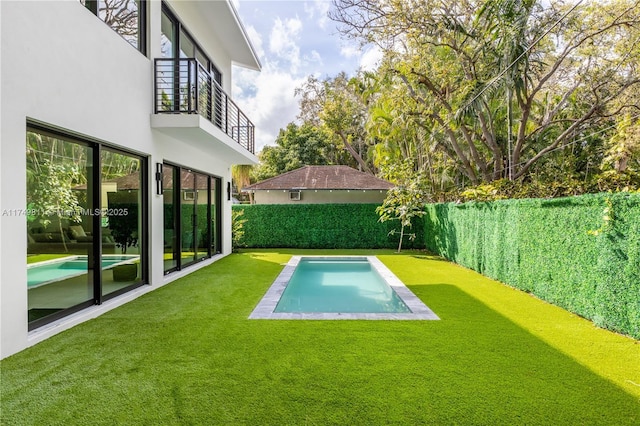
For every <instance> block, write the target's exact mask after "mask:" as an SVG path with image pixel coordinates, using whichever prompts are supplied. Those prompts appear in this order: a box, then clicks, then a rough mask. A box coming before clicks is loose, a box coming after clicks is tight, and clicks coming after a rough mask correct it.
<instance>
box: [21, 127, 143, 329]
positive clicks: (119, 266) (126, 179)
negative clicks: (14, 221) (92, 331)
mask: <svg viewBox="0 0 640 426" xmlns="http://www.w3.org/2000/svg"><path fill="white" fill-rule="evenodd" d="M26 145H27V146H26V148H27V149H26V156H27V194H26V195H27V209H26V212H27V218H26V219H27V294H28V309H29V320H28V321H29V329H33V328H37V327H39V326H41V325H44V324H46V323H49V322H51V321H53V320H55V319H58V318H61V317H63V316H65V315H68V314H70V313H72V312H75V311H77V310H79V309H83V308H85V307H88V306H90V305H94V304H100V303H102V302H103V301H104V300H106V299H108V298H110V297H114V296H115V295H117V294H120V293H122V292H124V291H127V290H130V289H132V288H134V287H137V286H139V285H142V283H143V282H144V281H145V279H146V269H145V268H146V250H147V248H146V233H145V232H144V229H145V218H146V206H145V205H144V202H143V200H144V199H145V195H144V194H145V191H146V189H145V188H146V184H145V180H144V179H143V177H144V174H145V166H146V164H145V161H144V159H143V158H142V157H139V156H135V155H131V154H127V153H125V152H122V151H119V150H115V149H112V148H108V147H104V146H102V144H100V143H97V142H93V141H89V140H83V139H79V138H77V137H72V136H69V135H66V134H62V133H58V132H53V131H49V130H48V129H45V128H42V127H39V126H35V125H34V126H29V127H28V128H27V143H26ZM125 270H126V271H128V273H126V274H125Z"/></svg>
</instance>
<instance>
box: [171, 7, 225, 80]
mask: <svg viewBox="0 0 640 426" xmlns="http://www.w3.org/2000/svg"><path fill="white" fill-rule="evenodd" d="M160 37H161V40H160V46H161V51H162V57H163V58H196V59H197V60H198V62H199V63H200V65H202V67H204V69H205V70H206V71H207V72H208V73H210V74H211V76H212V77H213V79H214V81H215V82H216V83H218V84H219V85H222V73H221V72H220V71H219V70H218V68H217V67H216V66H215V65H214V64H213V62H212V61H211V59H209V57H208V56H207V54H206V53H204V51H203V50H202V49H201V48H200V46H198V43H196V42H195V40H194V38H193V37H191V35H190V34H189V33H188V32H187V30H186V29H185V28H184V26H183V25H182V23H181V22H180V21H179V20H178V19H177V18H176V17H175V15H174V14H173V13H171V11H170V10H169V8H168V7H167V6H166V5H165V4H164V3H163V4H162V24H161V34H160Z"/></svg>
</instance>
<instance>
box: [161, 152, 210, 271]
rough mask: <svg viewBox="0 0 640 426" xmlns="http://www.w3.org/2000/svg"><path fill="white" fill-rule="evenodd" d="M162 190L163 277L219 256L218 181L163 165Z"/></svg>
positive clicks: (202, 174)
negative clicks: (213, 255) (213, 256)
mask: <svg viewBox="0 0 640 426" xmlns="http://www.w3.org/2000/svg"><path fill="white" fill-rule="evenodd" d="M178 176H179V178H178ZM163 188H164V194H163V197H164V232H165V236H164V242H165V254H164V271H165V274H166V273H169V272H172V271H175V270H180V269H181V268H182V267H184V266H188V265H191V264H193V263H195V262H198V261H201V260H203V259H206V258H209V257H211V255H212V254H216V253H220V251H221V247H222V245H221V241H220V229H221V225H222V224H221V222H220V221H221V214H220V189H219V188H220V179H219V178H216V177H213V176H209V175H207V174H204V173H198V172H194V171H191V170H188V169H184V168H181V167H178V166H172V165H169V164H164V165H163Z"/></svg>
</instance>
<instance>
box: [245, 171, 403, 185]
mask: <svg viewBox="0 0 640 426" xmlns="http://www.w3.org/2000/svg"><path fill="white" fill-rule="evenodd" d="M390 188H393V184H391V183H390V182H387V181H386V180H383V179H380V178H377V177H375V176H373V175H370V174H368V173H364V172H360V171H358V170H356V169H353V168H351V167H349V166H304V167H301V168H299V169H296V170H292V171H290V172H286V173H283V174H281V175H278V176H275V177H272V178H270V179H266V180H263V181H262V182H258V183H254V184H253V185H249V186H247V187H245V188H243V191H252V190H255V191H260V190H267V189H384V190H387V189H390Z"/></svg>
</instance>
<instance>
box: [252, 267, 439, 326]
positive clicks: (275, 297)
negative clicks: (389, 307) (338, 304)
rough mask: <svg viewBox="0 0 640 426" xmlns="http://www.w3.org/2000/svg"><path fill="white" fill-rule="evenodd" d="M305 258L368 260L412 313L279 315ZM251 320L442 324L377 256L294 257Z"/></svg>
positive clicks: (272, 285) (255, 310)
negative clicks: (427, 322)
mask: <svg viewBox="0 0 640 426" xmlns="http://www.w3.org/2000/svg"><path fill="white" fill-rule="evenodd" d="M303 258H313V259H318V260H343V259H359V260H364V259H366V260H368V261H369V263H370V264H371V266H372V267H373V268H374V269H375V270H376V271H377V272H378V274H380V276H381V277H382V279H383V280H384V281H385V282H386V283H387V284H388V285H389V286H390V287H391V288H392V289H393V291H395V292H396V294H397V295H398V296H399V297H400V299H402V301H403V302H404V303H405V305H407V307H408V308H409V309H410V310H411V312H410V313H397V314H394V313H318V312H313V313H301V312H293V313H276V312H274V310H275V309H276V305H277V304H278V302H279V301H280V297H281V296H282V293H283V292H284V290H285V288H287V285H288V284H289V280H291V276H292V275H293V272H294V271H295V269H296V268H297V267H298V263H300V260H302V259H303ZM249 319H284V320H439V319H440V318H439V317H438V316H437V315H436V314H435V313H434V312H433V311H432V310H431V309H429V307H428V306H427V305H425V304H424V303H423V302H422V300H420V299H418V297H417V296H416V295H415V294H413V293H412V292H411V290H409V289H408V288H407V286H406V285H404V283H403V282H402V281H400V279H399V278H398V277H396V276H395V274H394V273H393V272H391V270H390V269H389V268H387V267H386V266H385V265H384V264H383V263H382V262H381V261H380V259H378V258H377V257H375V256H293V257H292V258H291V259H290V260H289V262H288V263H287V264H286V265H285V267H284V269H283V270H282V272H280V275H278V277H277V278H276V280H275V281H274V282H273V284H271V287H269V290H267V293H266V294H265V295H264V297H263V298H262V300H260V303H258V305H257V306H256V307H255V309H254V310H253V312H251V315H249Z"/></svg>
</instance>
